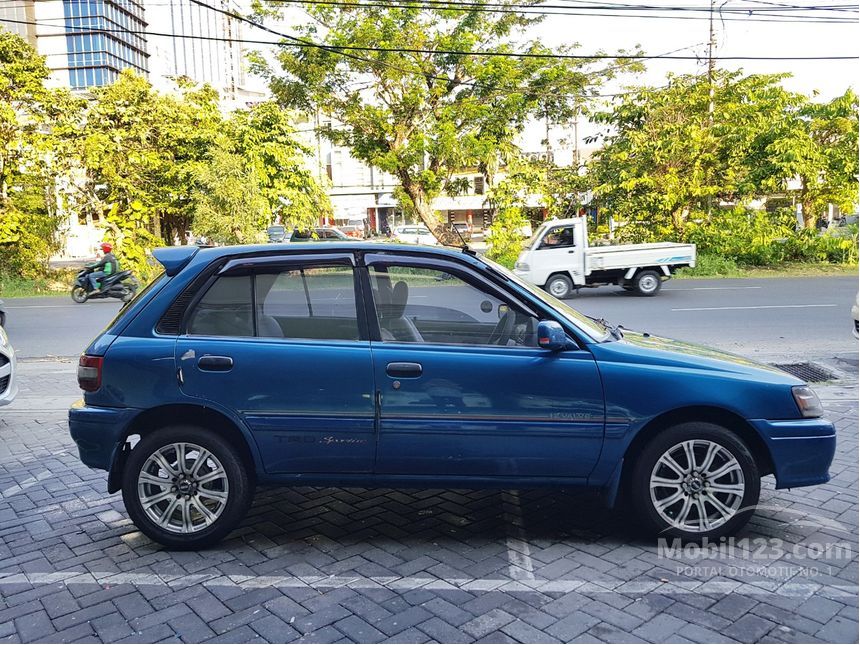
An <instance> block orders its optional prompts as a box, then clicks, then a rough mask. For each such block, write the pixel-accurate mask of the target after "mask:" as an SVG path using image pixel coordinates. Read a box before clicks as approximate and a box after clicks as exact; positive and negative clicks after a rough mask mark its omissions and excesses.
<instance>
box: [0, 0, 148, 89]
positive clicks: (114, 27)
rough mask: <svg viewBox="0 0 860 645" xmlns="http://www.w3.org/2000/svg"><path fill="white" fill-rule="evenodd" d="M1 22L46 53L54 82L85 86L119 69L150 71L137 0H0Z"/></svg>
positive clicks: (106, 79)
mask: <svg viewBox="0 0 860 645" xmlns="http://www.w3.org/2000/svg"><path fill="white" fill-rule="evenodd" d="M0 26H3V27H5V28H6V29H9V30H10V31H14V32H16V33H18V34H19V35H20V36H22V37H23V38H24V39H25V40H26V41H27V42H28V43H30V45H32V46H33V47H34V48H35V49H36V51H38V52H39V53H40V54H41V55H43V56H45V62H46V63H47V65H48V67H49V68H50V70H51V83H52V85H55V86H61V87H69V88H71V89H73V90H85V89H87V88H90V87H100V86H102V85H108V84H110V83H112V82H113V81H114V80H115V79H116V77H117V76H118V75H119V73H120V72H121V71H122V70H124V69H128V68H130V69H133V70H135V71H136V72H138V73H139V74H142V75H144V76H146V75H147V74H148V71H149V52H148V48H147V41H146V33H145V32H146V28H147V22H146V19H145V11H144V6H143V1H142V0H137V1H135V0H16V2H15V3H14V4H12V3H0Z"/></svg>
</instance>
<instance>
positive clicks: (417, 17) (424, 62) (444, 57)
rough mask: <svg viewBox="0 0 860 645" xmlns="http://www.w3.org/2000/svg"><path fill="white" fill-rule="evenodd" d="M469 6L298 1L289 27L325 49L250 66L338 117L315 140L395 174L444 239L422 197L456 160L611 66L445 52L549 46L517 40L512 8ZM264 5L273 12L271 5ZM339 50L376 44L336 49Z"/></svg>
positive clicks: (292, 102)
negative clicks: (298, 17) (299, 11)
mask: <svg viewBox="0 0 860 645" xmlns="http://www.w3.org/2000/svg"><path fill="white" fill-rule="evenodd" d="M481 4H482V3H481V2H477V3H475V6H474V7H468V8H459V7H458V8H430V7H429V6H426V5H425V6H420V7H419V6H409V7H396V8H395V7H385V6H384V5H375V6H370V5H362V6H360V7H348V6H345V5H337V4H334V5H327V4H318V3H313V4H312V3H308V4H307V5H304V6H303V8H304V11H305V12H306V13H307V14H308V15H309V16H310V17H311V20H309V21H307V23H305V24H304V25H300V26H299V27H298V30H299V33H300V35H301V37H303V38H306V39H308V40H313V41H315V42H321V43H324V44H325V45H328V46H329V47H326V48H317V47H301V48H296V47H294V46H290V45H289V44H285V46H284V47H282V49H281V51H280V53H279V55H278V61H279V63H280V66H281V68H282V70H283V73H276V72H273V71H271V70H268V69H266V68H265V66H264V65H262V64H258V66H257V68H258V71H262V72H264V73H266V74H268V76H269V80H270V86H271V88H272V90H273V92H274V93H275V95H276V96H277V97H278V99H279V100H280V101H281V102H282V104H284V105H286V106H289V107H296V108H299V109H303V110H320V111H321V112H323V113H325V114H327V115H329V116H331V117H333V118H334V119H336V121H337V122H338V123H339V124H338V125H334V126H332V127H329V128H328V129H326V130H325V131H324V134H325V136H327V137H328V138H329V139H331V140H332V141H333V142H335V143H337V144H339V145H344V146H347V147H348V148H349V149H350V151H351V153H352V155H353V156H354V157H355V158H357V159H359V160H362V161H364V162H366V163H368V164H370V165H372V166H375V167H377V168H380V169H382V170H384V171H387V172H390V173H392V174H393V175H395V176H396V177H397V178H398V180H399V181H400V184H401V189H402V190H401V191H400V193H399V194H400V195H401V197H402V198H403V206H404V210H406V211H407V212H410V213H414V214H416V215H417V216H418V217H419V218H420V219H421V220H422V221H423V222H424V224H426V225H427V226H428V228H430V230H431V231H433V233H434V235H436V237H437V238H439V239H440V240H441V241H443V242H450V243H456V242H457V238H456V236H454V235H452V234H451V233H450V231H448V230H447V229H446V227H444V226H443V225H442V224H441V222H439V221H438V219H437V217H436V216H435V214H434V213H433V211H432V208H431V205H430V204H431V201H432V199H433V198H434V197H435V196H437V195H438V194H439V193H440V191H441V190H442V189H443V188H444V186H445V185H446V184H448V183H449V182H450V181H451V178H452V174H453V173H454V172H455V171H458V170H460V169H462V168H464V167H470V166H472V167H481V168H486V167H489V166H492V165H493V160H494V157H495V156H496V155H497V154H498V151H499V150H500V149H505V148H507V147H509V146H510V144H511V142H512V141H513V140H514V138H515V137H516V135H517V134H518V133H519V132H520V131H521V130H522V128H523V126H524V124H525V123H526V121H527V120H528V119H529V118H530V117H535V116H540V117H545V118H547V119H550V120H564V119H567V118H570V116H571V114H573V112H574V111H575V109H576V107H577V106H578V105H579V104H580V103H581V101H582V97H583V95H585V94H587V93H588V92H589V91H591V90H592V88H593V87H594V86H595V84H596V83H597V82H598V81H599V80H600V79H601V78H605V77H606V76H609V75H611V73H612V72H611V69H605V70H603V72H602V73H593V74H586V73H585V69H586V67H587V66H588V65H589V64H591V63H593V62H594V61H589V60H573V59H552V58H530V57H519V56H511V57H486V56H470V55H465V54H458V53H455V52H458V51H470V50H475V49H480V50H482V51H492V52H513V51H515V50H524V51H527V52H530V53H535V54H536V53H550V50H549V49H548V48H547V47H545V46H544V45H543V44H541V43H540V42H537V41H531V42H522V36H523V34H524V30H525V28H526V27H527V26H529V25H530V24H531V23H532V22H534V20H532V19H530V18H529V17H527V16H525V15H523V14H518V13H516V12H493V11H482V10H481V9H482V7H480V5H481ZM496 4H497V5H499V6H502V5H504V6H506V5H509V4H510V5H513V4H515V3H512V2H510V1H509V0H501V2H497V3H496ZM519 4H522V0H520V2H519ZM280 6H281V7H282V5H280ZM266 7H267V10H268V11H275V10H276V9H278V7H279V5H278V3H276V2H272V3H266ZM343 46H347V47H368V48H381V49H377V50H376V51H369V50H368V51H364V50H362V51H349V50H338V49H336V48H338V47H343ZM392 49H404V50H415V49H421V50H427V51H431V52H432V51H438V52H439V53H438V54H435V53H427V54H425V53H417V52H410V51H391V50H392ZM258 62H259V61H258Z"/></svg>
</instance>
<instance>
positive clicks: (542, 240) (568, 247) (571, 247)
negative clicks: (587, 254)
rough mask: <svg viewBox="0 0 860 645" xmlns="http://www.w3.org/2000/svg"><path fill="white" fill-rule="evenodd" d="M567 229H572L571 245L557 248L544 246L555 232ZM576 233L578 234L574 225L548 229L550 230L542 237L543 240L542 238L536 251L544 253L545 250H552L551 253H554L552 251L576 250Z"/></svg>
mask: <svg viewBox="0 0 860 645" xmlns="http://www.w3.org/2000/svg"><path fill="white" fill-rule="evenodd" d="M566 228H569V229H570V244H566V245H561V244H559V245H557V246H544V245H543V243H544V240H545V239H546V238H547V237H548V236H550V235H552V234H553V233H554V232H555V231H561V230H564V229H566ZM575 233H576V231H574V230H573V225H572V224H562V225H561V226H553V227H552V228H548V229H547V230H546V231H545V232H544V234H543V235H542V236H541V238H540V242H538V245H537V247H536V248H535V251H544V250H550V251H552V250H555V249H574V248H576V239H575Z"/></svg>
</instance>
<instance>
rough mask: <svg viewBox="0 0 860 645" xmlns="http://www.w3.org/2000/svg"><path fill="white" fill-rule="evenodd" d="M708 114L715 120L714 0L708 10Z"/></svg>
mask: <svg viewBox="0 0 860 645" xmlns="http://www.w3.org/2000/svg"><path fill="white" fill-rule="evenodd" d="M708 16H709V18H708V31H709V34H708V115H709V118H710V120H711V121H713V118H714V117H713V114H714V68H715V61H714V49H715V47H716V44H717V43H716V32H714V0H711V10H710V12H708Z"/></svg>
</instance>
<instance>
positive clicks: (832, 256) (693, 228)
mask: <svg viewBox="0 0 860 645" xmlns="http://www.w3.org/2000/svg"><path fill="white" fill-rule="evenodd" d="M685 241H688V242H692V243H694V244H696V246H697V249H698V251H699V253H700V254H701V255H704V256H706V257H711V258H713V257H719V258H722V259H723V260H725V261H728V262H732V263H735V264H738V265H746V266H774V265H779V264H781V263H785V262H829V263H838V264H853V263H856V262H857V243H858V240H857V234H856V232H855V233H854V234H853V235H848V236H844V235H841V236H840V235H836V234H833V233H830V232H827V233H824V234H820V233H819V232H818V231H816V230H814V229H803V230H801V231H795V228H794V215H793V214H792V213H791V212H790V211H788V210H782V211H777V212H776V213H772V214H769V213H766V212H764V211H745V210H744V209H734V210H732V211H723V212H720V213H719V215H717V216H715V217H713V218H712V219H711V220H710V221H702V222H700V223H691V224H690V225H689V227H688V230H687V235H686V237H685ZM700 257H701V256H700ZM706 261H707V260H706ZM727 266H729V265H727ZM707 268H709V267H702V269H701V270H702V271H704V270H706V269H707Z"/></svg>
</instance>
